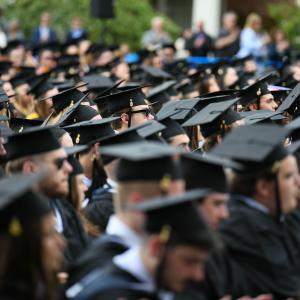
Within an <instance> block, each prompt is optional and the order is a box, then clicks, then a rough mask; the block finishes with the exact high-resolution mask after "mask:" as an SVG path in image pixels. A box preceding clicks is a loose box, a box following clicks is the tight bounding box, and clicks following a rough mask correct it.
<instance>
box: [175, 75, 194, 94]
mask: <svg viewBox="0 0 300 300" xmlns="http://www.w3.org/2000/svg"><path fill="white" fill-rule="evenodd" d="M176 89H177V91H178V92H181V93H182V94H183V95H187V94H189V93H192V92H194V91H195V90H196V88H195V85H194V84H193V83H192V81H191V80H189V79H187V80H183V81H182V82H181V83H179V84H178V85H177V86H176Z"/></svg>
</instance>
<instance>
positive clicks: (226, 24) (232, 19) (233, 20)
mask: <svg viewBox="0 0 300 300" xmlns="http://www.w3.org/2000/svg"><path fill="white" fill-rule="evenodd" d="M237 21H238V16H237V14H236V13H235V12H234V11H228V12H226V13H225V14H224V15H223V28H224V29H226V30H228V31H232V30H234V29H236V26H237Z"/></svg>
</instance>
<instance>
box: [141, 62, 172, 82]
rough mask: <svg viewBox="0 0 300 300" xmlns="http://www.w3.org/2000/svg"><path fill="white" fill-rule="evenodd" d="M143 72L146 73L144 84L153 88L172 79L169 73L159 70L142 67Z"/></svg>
mask: <svg viewBox="0 0 300 300" xmlns="http://www.w3.org/2000/svg"><path fill="white" fill-rule="evenodd" d="M141 70H142V71H143V72H144V82H146V83H149V84H151V85H153V86H155V85H159V84H161V83H163V82H164V81H166V80H170V79H171V78H172V76H171V75H170V74H169V73H167V72H165V71H163V70H161V69H158V68H154V67H148V66H141Z"/></svg>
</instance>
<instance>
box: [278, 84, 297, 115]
mask: <svg viewBox="0 0 300 300" xmlns="http://www.w3.org/2000/svg"><path fill="white" fill-rule="evenodd" d="M299 95H300V82H299V83H298V84H297V85H296V86H295V87H294V88H293V90H292V91H291V92H290V93H289V95H288V96H287V98H286V99H285V100H284V101H283V102H282V103H281V105H280V106H279V107H278V108H277V111H278V112H281V113H283V112H285V111H288V112H289V113H291V114H292V115H294V113H295V112H296V111H297V110H298V104H299V103H298V102H299Z"/></svg>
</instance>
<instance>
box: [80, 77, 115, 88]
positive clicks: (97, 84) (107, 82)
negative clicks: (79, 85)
mask: <svg viewBox="0 0 300 300" xmlns="http://www.w3.org/2000/svg"><path fill="white" fill-rule="evenodd" d="M83 81H84V82H86V83H87V84H88V88H89V90H91V91H95V92H102V91H105V90H106V89H108V88H111V87H112V86H113V85H114V83H113V81H112V80H111V79H110V78H108V77H104V76H100V75H87V76H84V77H83Z"/></svg>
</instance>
